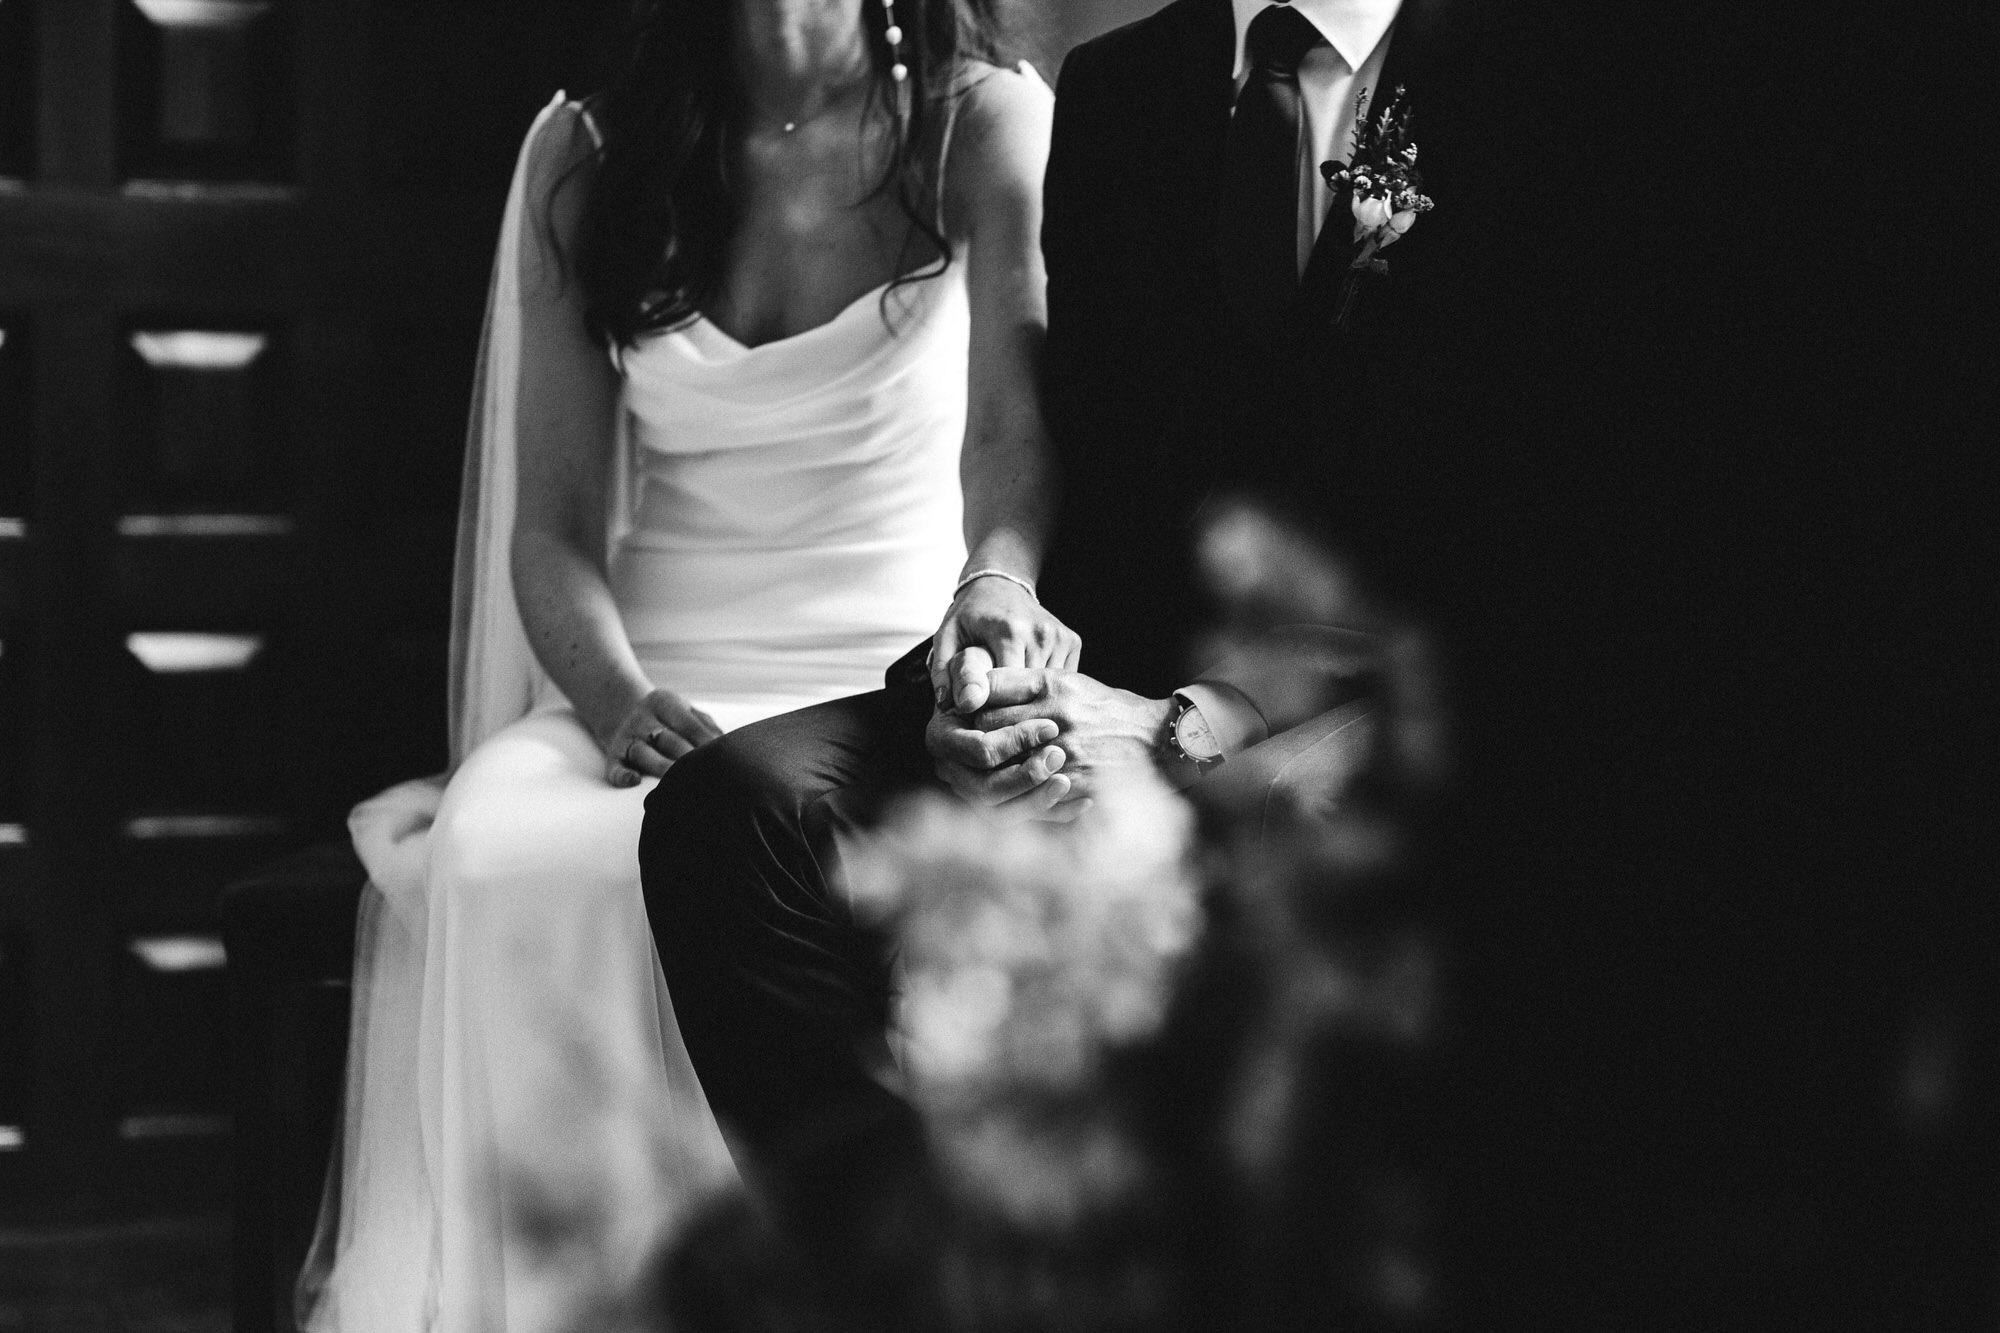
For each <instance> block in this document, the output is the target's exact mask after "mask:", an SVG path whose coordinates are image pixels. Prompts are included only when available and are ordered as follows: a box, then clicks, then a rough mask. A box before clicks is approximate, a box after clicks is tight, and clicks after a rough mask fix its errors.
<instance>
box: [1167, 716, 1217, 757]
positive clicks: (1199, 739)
mask: <svg viewBox="0 0 2000 1333" xmlns="http://www.w3.org/2000/svg"><path fill="white" fill-rule="evenodd" d="M1174 739H1175V740H1176V741H1178V742H1179V743H1180V747H1181V749H1182V750H1183V751H1185V752H1186V753H1187V756H1188V757H1189V758H1190V759H1198V760H1200V761H1201V762H1203V763H1207V762H1208V761H1209V760H1211V759H1219V758H1221V757H1222V742H1221V741H1219V740H1217V739H1216V738H1215V733H1214V732H1213V731H1211V730H1209V726H1208V719H1207V718H1205V717H1203V716H1202V715H1201V710H1200V709H1199V708H1196V707H1194V706H1192V705H1190V706H1188V707H1187V708H1183V709H1182V710H1181V715H1180V716H1179V717H1178V718H1176V719H1174Z"/></svg>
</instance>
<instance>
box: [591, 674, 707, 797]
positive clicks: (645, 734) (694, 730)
mask: <svg viewBox="0 0 2000 1333" xmlns="http://www.w3.org/2000/svg"><path fill="white" fill-rule="evenodd" d="M721 734H722V728H721V727H718V726H716V725H715V719H714V718H712V717H710V716H709V715H708V714H706V713H704V712H702V711H701V710H700V709H699V708H696V707H695V706H694V705H693V704H691V703H689V702H688V701H687V700H685V699H683V698H681V696H680V695H678V694H675V693H674V692H673V691H672V690H654V691H653V692H652V693H650V694H648V695H646V696H645V697H643V698H641V699H640V700H639V702H637V703H636V704H633V705H632V707H631V708H629V709H627V710H626V712H625V716H624V717H622V718H620V719H619V720H618V723H617V725H616V726H614V727H613V728H612V729H611V732H610V734H609V735H606V736H603V737H601V738H600V739H599V741H598V744H599V745H600V746H602V747H603V750H604V757H605V760H606V767H605V771H604V777H605V780H606V781H607V782H609V783H610V784H611V785H612V786H614V787H631V786H635V785H637V784H638V782H639V781H640V780H641V779H643V778H657V777H659V776H660V775H661V774H663V773H665V772H666V771H667V770H668V769H670V768H672V767H673V766H674V761H675V760H676V759H679V758H680V757H681V756H682V755H684V754H686V753H687V752H688V751H690V750H692V749H694V747H695V746H697V745H705V744H707V743H708V742H709V741H712V740H714V739H715V738H716V737H718V736H720V735H721Z"/></svg>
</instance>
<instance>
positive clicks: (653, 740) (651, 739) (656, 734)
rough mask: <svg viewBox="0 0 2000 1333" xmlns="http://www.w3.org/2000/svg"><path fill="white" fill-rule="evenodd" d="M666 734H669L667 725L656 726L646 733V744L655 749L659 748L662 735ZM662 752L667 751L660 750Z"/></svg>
mask: <svg viewBox="0 0 2000 1333" xmlns="http://www.w3.org/2000/svg"><path fill="white" fill-rule="evenodd" d="M666 734H667V729H666V728H665V727H654V728H653V729H652V730H651V731H649V732H647V733H646V744H648V745H650V746H652V747H653V748H654V749H655V750H659V749H660V737H662V736H664V735H666ZM660 753H662V754H665V753H666V751H664V750H660Z"/></svg>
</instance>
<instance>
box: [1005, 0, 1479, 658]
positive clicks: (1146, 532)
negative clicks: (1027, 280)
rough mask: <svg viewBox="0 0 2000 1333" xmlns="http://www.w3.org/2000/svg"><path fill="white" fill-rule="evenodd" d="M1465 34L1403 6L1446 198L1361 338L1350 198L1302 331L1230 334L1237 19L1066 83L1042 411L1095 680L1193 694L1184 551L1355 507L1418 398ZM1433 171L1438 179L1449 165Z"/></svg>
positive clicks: (1430, 11)
mask: <svg viewBox="0 0 2000 1333" xmlns="http://www.w3.org/2000/svg"><path fill="white" fill-rule="evenodd" d="M1449 33H1450V29H1449V28H1448V27H1447V25H1445V24H1444V23H1443V22H1442V18H1441V16H1440V15H1439V12H1438V10H1437V6H1436V4H1435V3H1434V0H1432V2H1427V0H1405V4H1404V6H1403V12H1402V14H1401V15H1400V16H1399V18H1398V19H1397V22H1396V25H1395V28H1394V30H1393V36H1392V38H1391V45H1390V48H1389V59H1388V62H1387V68H1386V69H1385V71H1384V77H1383V80H1382V88H1383V90H1384V95H1386V92H1387V90H1389V89H1393V88H1394V87H1395V86H1397V85H1398V84H1399V83H1400V84H1403V85H1405V86H1407V87H1408V88H1409V95H1410V97H1411V99H1412V102H1413V104H1414V105H1415V106H1416V108H1417V132H1416V136H1415V137H1416V139H1417V141H1418V143H1419V144H1420V145H1421V147H1422V148H1423V150H1424V158H1423V166H1424V167H1425V174H1426V186H1427V188H1428V189H1429V191H1430V192H1431V193H1432V194H1433V196H1434V197H1437V196H1442V198H1441V201H1440V205H1439V208H1438V210H1437V212H1436V213H1434V214H1431V215H1428V216H1426V218H1425V219H1424V221H1423V222H1422V223H1421V224H1420V225H1419V226H1418V227H1417V228H1416V230H1415V231H1413V232H1412V233H1411V235H1410V237H1409V238H1408V239H1406V240H1405V241H1404V242H1402V243H1401V244H1400V245H1398V246H1396V247H1394V248H1393V249H1392V250H1391V251H1390V252H1389V254H1388V258H1389V260H1390V265H1391V270H1392V271H1391V275H1390V276H1389V277H1388V278H1386V279H1377V280H1373V281H1371V282H1369V283H1368V284H1367V285H1366V286H1365V287H1364V289H1363V290H1362V292H1361V294H1360V299H1359V301H1358V303H1357V305H1356V306H1355V308H1354V310H1353V312H1352V318H1351V319H1350V322H1349V325H1348V328H1347V330H1346V331H1342V330H1341V329H1339V328H1336V327H1335V324H1334V318H1333V317H1334V298H1335V294H1336V291H1337V287H1338V279H1339V277H1340V275H1341V273H1342V272H1344V271H1345V269H1346V268H1347V265H1348V262H1349V260H1350V258H1351V256H1352V254H1353V247H1352V241H1351V236H1352V226H1351V223H1350V222H1349V221H1348V218H1347V210H1346V204H1345V201H1336V203H1335V205H1334V208H1335V213H1334V214H1333V215H1332V216H1331V219H1330V221H1329V223H1328V225H1327V226H1326V227H1325V228H1324V230H1323V232H1322V235H1321V241H1320V248H1319V251H1318V252H1317V253H1316V254H1315V256H1314V258H1313V262H1312V264H1311V265H1310V266H1309V268H1308V270H1307V273H1306V277H1305V281H1304V282H1303V283H1302V287H1301V294H1300V299H1299V302H1298V305H1297V308H1296V309H1295V310H1294V312H1293V313H1292V316H1291V318H1289V319H1288V320H1285V321H1282V322H1280V323H1277V324H1274V325H1272V326H1269V327H1260V328H1250V327H1244V326H1241V325H1239V324H1237V323H1236V322H1234V317H1232V316H1231V315H1230V314H1229V311H1228V304H1227V302H1226V301H1225V299H1224V297H1225V292H1224V290H1223V287H1222V280H1221V276H1220V270H1219V263H1218V255H1219V250H1218V244H1219V242H1218V209H1219V207H1220V205H1221V202H1222V200H1221V183H1222V181H1223V154H1224V141H1225V136H1226V133H1227V130H1228V125H1229V118H1230V108H1231V105H1232V102H1233V99H1234V87H1233V83H1232V78H1231V75H1232V70H1231V61H1232V58H1233V54H1234V27H1233V21H1232V19H1231V13H1230V5H1229V0H1174V3H1172V4H1169V5H1167V6H1166V7H1165V8H1164V9H1162V10H1160V11H1159V12H1158V13H1156V14H1154V15H1152V16H1151V17H1149V18H1146V19H1143V20H1141V21H1140V22H1138V23H1135V24H1132V25H1130V26H1128V27H1125V28H1121V29H1118V30H1117V31H1114V32H1111V33H1108V34H1106V35H1104V36H1102V37H1100V38H1097V39H1096V40H1094V41H1091V42H1088V43H1085V44H1084V45H1082V46H1080V47H1078V48H1077V49H1076V50H1075V51H1073V52H1072V53H1071V54H1070V56H1069V58H1068V60H1067V61H1066V62H1065V64H1064V66H1063V73H1062V79H1061V85H1060V88H1059V90H1058V96H1057V102H1056V119H1055V135H1054V144H1053V148H1052V151H1051V154H1050V160H1049V173H1048V181H1047V187H1046V193H1045V199H1046V208H1047V213H1046V222H1045V225H1044V230H1043V249H1044V252H1045V254H1046V256H1047V260H1048V268H1049V340H1048V358H1047V368H1046V375H1045V387H1044V393H1045V406H1046V411H1047V414H1048V421H1049V428H1050V431H1051V435H1052V438H1053V440H1054V442H1055V448H1056V458H1057V465H1058V469H1059V474H1060V484H1061V488H1062V502H1061V505H1060V508H1059V511H1058V522H1057V524H1056V529H1055V535H1054V539H1053V542H1052V546H1051V550H1050V554H1049V559H1048V562H1047V567H1046V569H1045V571H1044V575H1043V580H1042V587H1043V596H1044V599H1045V600H1046V601H1047V603H1048V604H1049V605H1050V607H1051V608H1053V609H1054V610H1055V611H1056V612H1057V613H1058V614H1060V615H1062V616H1063V617H1064V619H1065V620H1066V621H1068V623H1069V624H1071V625H1072V626H1074V627H1075V628H1076V629H1077V630H1078V632H1079V633H1081V634H1082V635H1083V637H1084V643H1085V648H1084V669H1085V670H1087V671H1089V672H1090V673H1091V674H1092V675H1094V676H1097V677H1098V678H1099V679H1102V680H1105V681H1107V682H1109V683H1112V684H1115V685H1119V686H1122V687H1125V688H1128V689H1134V690H1138V691H1140V692H1142V693H1146V694H1150V695H1152V696H1154V697H1158V696H1161V695H1164V694H1165V693H1167V692H1168V691H1169V690H1171V689H1172V688H1174V687H1175V686H1176V685H1180V684H1185V683H1186V681H1187V679H1188V675H1187V671H1188V666H1189V664H1188V663H1187V662H1186V660H1185V636H1186V634H1187V632H1188V630H1189V628H1190V627H1191V626H1193V625H1194V624H1196V623H1198V622H1199V621H1200V620H1201V619H1202V616H1203V614H1204V608H1202V606H1201V604H1200V599H1199V594H1198V591H1197V589H1196V588H1195V587H1194V580H1193V577H1192V571H1191V567H1190V558H1189V556H1190V542H1189V539H1190V535H1191V532H1192V529H1193V523H1194V521H1195V519H1196V517H1197V515H1198V513H1199V511H1200V510H1201V508H1202V506H1203V504H1204V502H1206V501H1209V500H1210V499H1211V498H1213V497H1216V496H1219V495H1221V494H1223V493H1225V492H1229V491H1233V490H1240V489H1250V490H1255V491H1259V492H1261V493H1263V494H1265V495H1266V496H1269V497H1273V498H1275V499H1277V500H1278V501H1279V502H1280V503H1281V504H1282V505H1283V506H1285V507H1287V508H1290V509H1292V510H1294V511H1295V512H1303V513H1307V514H1312V515H1315V516H1318V515H1321V514H1324V513H1325V512H1327V507H1328V502H1329V501H1330V500H1332V499H1333V498H1334V496H1335V493H1336V492H1338V491H1339V490H1340V489H1342V487H1343V482H1342V472H1343V469H1344V468H1345V467H1346V466H1347V464H1348V463H1349V462H1350V461H1351V460H1352V459H1353V457H1354V451H1355V450H1356V448H1357V447H1359V446H1360V444H1361V441H1362V440H1363V439H1365V438H1366V434H1367V423H1368V422H1369V421H1371V420H1375V419H1379V418H1381V417H1382V416H1383V415H1384V413H1385V412H1391V411H1393V409H1392V408H1391V406H1390V404H1391V403H1393V402H1394V401H1396V400H1397V399H1398V398H1399V397H1401V398H1408V397H1409V396H1410V390H1411V388H1412V386H1419V387H1421V385H1422V384H1423V382H1424V381H1425V380H1426V379H1427V378H1435V376H1433V375H1431V374H1430V373H1429V372H1428V371H1427V370H1425V369H1424V368H1423V366H1422V365H1421V364H1420V362H1421V360H1422V356H1421V353H1422V350H1423V349H1424V348H1425V347H1427V346H1429V345H1430V344H1429V342H1428V339H1427V337H1426V336H1425V335H1424V334H1422V333H1421V332H1419V331H1418V330H1419V328H1420V326H1421V324H1422V323H1423V322H1424V321H1425V320H1426V319H1427V318H1428V311H1429V310H1430V308H1431V306H1432V305H1433V304H1434V303H1432V302H1430V301H1427V300H1426V299H1425V297H1424V293H1425V292H1426V291H1427V290H1430V289H1433V288H1435V287H1436V286H1437V284H1438V283H1439V281H1440V280H1441V279H1442V280H1443V281H1449V273H1448V269H1447V271H1446V272H1444V273H1440V272H1438V270H1439V268H1440V265H1439V263H1438V260H1439V258H1440V257H1441V256H1442V255H1443V254H1445V253H1447V252H1448V249H1449V247H1448V246H1441V245H1439V244H1438V242H1439V241H1441V240H1444V239H1446V238H1447V235H1448V232H1449V230H1450V224H1449V223H1443V222H1441V221H1440V220H1441V219H1444V218H1448V217H1449V216H1450V214H1449V211H1448V210H1449V202H1448V201H1449V200H1450V199H1451V194H1452V174H1453V173H1452V165H1451V160H1450V159H1451V155H1450V153H1449V152H1448V151H1441V150H1440V149H1441V147H1442V145H1438V146H1434V142H1433V139H1432V137H1431V115H1430V107H1429V99H1430V97H1431V94H1430V93H1429V91H1428V86H1429V84H1430V82H1431V73H1432V70H1433V69H1434V67H1435V63H1436V60H1435V57H1436V56H1437V54H1438V53H1439V52H1442V51H1445V50H1448V49H1450V47H1451V45H1452V44H1451V43H1450V42H1449V41H1448V40H1446V38H1447V37H1448V35H1449ZM1433 159H1435V160H1433Z"/></svg>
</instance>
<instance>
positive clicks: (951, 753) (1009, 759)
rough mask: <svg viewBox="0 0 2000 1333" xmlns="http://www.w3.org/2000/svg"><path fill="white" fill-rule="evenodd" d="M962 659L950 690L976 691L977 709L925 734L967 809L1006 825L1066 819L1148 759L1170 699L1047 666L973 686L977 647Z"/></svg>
mask: <svg viewBox="0 0 2000 1333" xmlns="http://www.w3.org/2000/svg"><path fill="white" fill-rule="evenodd" d="M967 658H968V661H967V662H966V663H965V664H964V666H965V668H966V669H965V670H962V671H957V672H955V673H954V676H955V680H954V684H955V685H956V686H968V687H972V689H973V692H974V693H978V694H980V695H981V696H982V702H983V704H984V707H983V709H982V710H981V711H979V712H978V713H977V714H976V715H973V716H965V715H963V714H954V713H949V712H944V711H940V712H938V713H937V715H936V716H934V717H933V718H932V719H931V722H930V726H929V728H928V730H927V731H926V733H925V744H926V745H927V746H928V747H929V749H930V752H931V757H932V758H933V759H934V760H936V762H937V775H938V777H939V778H940V779H941V780H943V781H944V782H945V783H947V784H948V785H949V786H950V787H951V789H952V790H953V791H955V792H957V793H958V795H959V796H960V798H962V799H963V800H965V801H966V802H967V803H969V804H971V805H973V806H975V807H978V808H980V809H983V810H985V811H986V812H988V813H989V814H991V815H992V816H994V817H996V818H999V819H1002V820H1007V821H1010V822H1011V821H1016V820H1023V819H1047V820H1054V821H1057V822H1063V823H1067V822H1068V821H1070V820H1073V819H1075V818H1076V817H1077V816H1079V815H1081V814H1082V813H1083V812H1084V811H1085V810H1087V809H1089V808H1090V804H1091V796H1092V793H1093V791H1095V790H1096V788H1097V786H1098V784H1099V782H1100V781H1101V779H1102V778H1103V776H1104V775H1105V774H1106V773H1112V772H1116V771H1117V770H1118V769H1120V768H1130V767H1133V766H1140V765H1150V764H1151V763H1153V761H1154V755H1155V753H1156V747H1157V746H1158V744H1159V740H1160V737H1161V736H1162V735H1163V734H1164V732H1165V730H1166V727H1167V722H1168V718H1169V715H1170V713H1171V710H1172V707H1173V704H1172V701H1171V700H1168V699H1147V698H1143V697H1141V696H1140V695H1137V694H1133V693H1132V692H1131V691H1129V690H1119V689H1113V688H1112V687H1110V686H1108V685H1105V684H1103V683H1101V682H1099V681H1096V680H1093V679H1091V678H1090V677H1089V676H1085V675H1082V674H1081V673H1078V672H1075V671H1065V670H1058V669H1050V668H1018V667H1012V668H1010V667H1001V668H998V669H995V670H992V671H991V672H988V673H984V678H983V679H982V680H980V681H977V682H974V681H973V680H971V678H970V668H972V667H976V666H978V665H980V664H979V662H978V654H977V652H976V650H975V651H974V653H971V654H968V655H967ZM955 693H956V694H957V696H958V697H960V698H963V697H964V695H965V693H966V690H965V689H964V688H960V689H957V690H956V691H955Z"/></svg>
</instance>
